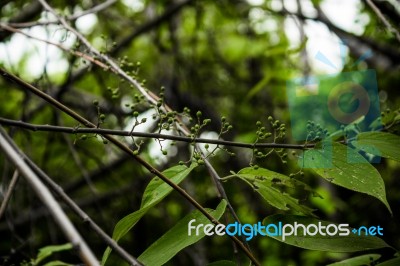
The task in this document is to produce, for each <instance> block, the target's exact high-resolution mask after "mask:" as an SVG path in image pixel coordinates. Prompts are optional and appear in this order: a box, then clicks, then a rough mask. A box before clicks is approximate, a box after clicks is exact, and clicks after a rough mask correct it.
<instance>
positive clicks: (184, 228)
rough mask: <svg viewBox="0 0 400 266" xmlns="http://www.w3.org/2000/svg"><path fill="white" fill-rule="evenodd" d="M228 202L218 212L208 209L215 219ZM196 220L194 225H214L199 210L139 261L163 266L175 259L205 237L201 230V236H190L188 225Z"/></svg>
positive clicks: (145, 253) (161, 238) (179, 224)
mask: <svg viewBox="0 0 400 266" xmlns="http://www.w3.org/2000/svg"><path fill="white" fill-rule="evenodd" d="M226 204H227V203H226V201H225V200H222V201H221V203H220V204H219V205H218V207H217V208H216V210H211V209H207V212H209V213H210V214H211V215H212V216H213V217H214V218H215V219H217V220H219V218H220V217H221V216H222V214H223V213H224V211H225V208H226ZM192 219H196V222H195V223H193V225H197V224H200V223H201V224H204V225H206V224H212V223H211V222H210V221H209V220H208V219H207V218H206V217H205V216H204V215H203V214H202V213H201V212H200V211H199V210H195V211H193V212H191V213H190V214H188V215H186V216H185V217H184V218H183V219H182V220H180V221H179V222H178V223H177V224H176V225H175V226H174V227H172V228H171V229H170V230H169V231H168V232H166V233H165V234H164V235H163V236H161V237H160V238H159V239H157V240H156V241H155V242H154V243H153V244H151V246H150V247H149V248H147V249H146V250H145V251H144V252H143V253H142V255H140V256H139V257H138V260H139V261H140V262H142V263H143V264H144V265H152V266H157V265H163V264H164V263H166V262H167V261H169V260H170V259H171V258H172V257H174V256H175V255H176V254H177V253H178V252H179V251H181V250H182V249H184V248H185V247H187V246H190V245H192V244H194V243H196V242H197V241H199V240H200V239H202V238H203V237H204V236H205V233H204V230H199V235H195V234H193V235H190V236H189V235H188V223H189V221H191V220H192Z"/></svg>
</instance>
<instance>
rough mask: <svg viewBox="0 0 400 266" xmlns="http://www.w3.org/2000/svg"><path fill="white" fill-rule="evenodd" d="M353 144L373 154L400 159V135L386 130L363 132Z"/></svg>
mask: <svg viewBox="0 0 400 266" xmlns="http://www.w3.org/2000/svg"><path fill="white" fill-rule="evenodd" d="M352 144H353V145H354V146H355V147H357V148H358V149H360V150H363V151H365V152H367V153H371V154H373V155H377V156H382V157H385V158H389V159H393V160H396V161H400V137H399V136H397V135H393V134H390V133H386V132H362V133H360V134H358V135H357V140H356V141H353V142H352Z"/></svg>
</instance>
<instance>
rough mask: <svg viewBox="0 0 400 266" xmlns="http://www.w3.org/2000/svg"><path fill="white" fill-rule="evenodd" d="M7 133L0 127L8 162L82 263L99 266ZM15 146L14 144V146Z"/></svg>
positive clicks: (3, 148)
mask: <svg viewBox="0 0 400 266" xmlns="http://www.w3.org/2000/svg"><path fill="white" fill-rule="evenodd" d="M6 135H7V133H6V132H5V131H4V129H3V128H2V127H0V148H1V149H2V150H3V152H4V153H5V154H6V156H7V157H8V158H9V160H10V161H12V162H13V163H14V165H15V167H16V168H17V169H18V172H20V173H21V175H22V176H24V177H25V178H26V180H27V181H28V183H29V184H30V185H31V186H32V188H33V190H34V191H35V192H36V194H37V196H38V197H39V198H40V199H41V200H42V202H43V203H44V204H45V205H46V206H47V208H48V209H49V211H50V212H51V214H52V215H53V218H54V219H55V221H56V222H57V224H58V225H59V226H60V227H61V229H62V230H63V231H64V234H65V235H66V237H67V238H68V239H69V241H71V243H72V244H73V245H74V246H76V247H77V248H78V252H79V255H80V257H81V259H82V261H83V262H85V263H86V264H87V265H100V264H99V262H98V260H97V259H96V257H95V256H94V255H93V253H92V251H91V250H90V248H89V247H88V246H87V244H86V243H85V241H84V240H83V239H82V237H81V236H80V234H79V233H78V231H77V230H76V229H75V227H74V225H73V224H72V223H71V221H70V220H69V218H68V216H67V215H66V214H65V213H64V211H63V210H62V209H61V207H60V205H59V204H58V203H57V201H56V200H55V199H54V197H53V195H52V194H51V193H50V191H49V189H48V188H47V187H46V186H45V185H44V184H43V183H42V181H41V180H40V179H39V178H38V176H37V175H36V174H35V173H34V172H33V171H32V169H31V168H30V167H29V166H28V164H27V163H26V162H25V161H23V160H22V159H21V157H20V155H19V154H18V152H17V151H16V150H15V148H14V147H13V145H11V143H12V142H11V141H10V140H9V139H7V138H6V137H5V136H6ZM14 145H15V144H14Z"/></svg>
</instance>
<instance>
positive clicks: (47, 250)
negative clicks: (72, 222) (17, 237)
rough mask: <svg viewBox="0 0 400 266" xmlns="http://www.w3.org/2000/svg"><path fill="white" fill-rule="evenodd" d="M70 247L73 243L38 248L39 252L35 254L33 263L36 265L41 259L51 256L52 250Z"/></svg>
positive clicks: (62, 249) (57, 250)
mask: <svg viewBox="0 0 400 266" xmlns="http://www.w3.org/2000/svg"><path fill="white" fill-rule="evenodd" d="M72 248H73V245H72V244H71V243H66V244H63V245H54V246H47V247H43V248H41V249H39V254H38V255H37V257H36V259H35V260H34V261H33V264H34V265H38V264H39V263H40V262H41V261H42V260H44V259H46V258H47V257H49V256H51V255H52V254H53V253H54V252H60V251H64V250H70V249H72Z"/></svg>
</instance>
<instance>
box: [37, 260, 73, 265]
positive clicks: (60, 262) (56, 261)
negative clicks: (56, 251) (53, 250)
mask: <svg viewBox="0 0 400 266" xmlns="http://www.w3.org/2000/svg"><path fill="white" fill-rule="evenodd" d="M43 266H74V264H69V263H65V262H62V261H59V260H55V261H50V262H48V263H46V264H44V265H43Z"/></svg>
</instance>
